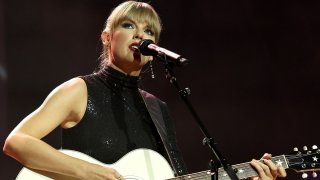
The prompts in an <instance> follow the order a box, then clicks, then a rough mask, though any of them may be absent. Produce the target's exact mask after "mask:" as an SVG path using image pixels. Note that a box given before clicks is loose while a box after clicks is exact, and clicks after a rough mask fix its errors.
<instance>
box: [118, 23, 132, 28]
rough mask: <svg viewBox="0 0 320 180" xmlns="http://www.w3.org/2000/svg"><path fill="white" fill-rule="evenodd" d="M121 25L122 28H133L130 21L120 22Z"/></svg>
mask: <svg viewBox="0 0 320 180" xmlns="http://www.w3.org/2000/svg"><path fill="white" fill-rule="evenodd" d="M121 26H122V27H123V28H126V29H133V28H134V25H133V24H132V23H130V22H123V23H122V24H121Z"/></svg>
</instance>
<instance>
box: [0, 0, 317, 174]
mask: <svg viewBox="0 0 320 180" xmlns="http://www.w3.org/2000/svg"><path fill="white" fill-rule="evenodd" d="M120 2H122V1H119V0H115V1H108V0H77V1H76V0H68V1H66V0H29V1H21V0H1V1H0V80H1V82H0V83H1V84H0V85H1V87H0V118H1V121H0V135H1V143H2V144H3V142H4V140H5V138H6V137H7V135H8V134H9V132H10V131H11V130H12V129H13V128H14V127H15V126H16V125H17V124H18V123H19V122H20V121H21V120H22V119H23V118H24V117H25V116H27V115H28V114H29V113H30V112H32V111H33V110H35V109H36V108H37V107H38V106H39V105H40V104H41V103H42V101H43V100H44V98H45V97H46V96H47V95H48V94H49V92H50V91H51V90H52V89H53V88H55V87H56V86H57V85H59V84H61V83H62V82H64V81H66V80H68V79H70V78H72V77H75V76H78V75H84V74H89V73H91V72H93V71H94V70H95V67H97V65H98V64H99V61H98V57H99V54H100V49H101V44H100V42H99V37H100V33H101V31H102V29H103V25H104V22H105V20H106V18H107V16H108V15H109V13H110V12H111V10H112V8H113V7H115V6H116V5H118V4H119V3H120ZM150 2H151V4H152V5H153V6H154V7H155V9H156V10H157V11H158V12H159V14H160V16H161V17H162V21H163V24H164V30H163V33H162V36H161V40H160V45H161V46H162V47H165V48H167V49H170V50H172V51H174V52H177V53H179V54H182V55H183V56H184V57H186V58H188V59H190V60H191V64H190V65H189V66H186V67H184V68H180V69H176V75H177V77H178V81H179V82H180V84H181V86H182V87H190V88H191V91H192V94H191V96H190V101H191V102H192V104H193V105H194V107H195V109H196V111H197V112H198V114H199V115H200V117H201V119H202V120H203V122H204V124H205V125H206V127H207V128H208V129H209V131H210V134H211V135H212V136H213V137H214V139H215V141H216V142H217V143H218V147H219V149H220V150H221V152H222V153H223V154H224V155H225V157H226V158H227V159H228V160H229V162H230V163H232V164H236V163H241V162H247V161H250V160H251V159H252V158H260V157H261V156H262V155H263V153H264V152H270V153H272V154H273V155H280V154H287V153H289V152H290V151H291V150H292V148H293V147H299V148H301V147H302V146H304V145H307V146H308V147H310V146H311V145H313V144H318V145H320V144H319V130H318V127H319V124H320V123H319V117H320V114H319V108H320V107H319V102H320V96H319V90H320V84H319V83H320V71H319V68H320V41H319V40H320V35H319V33H320V28H319V25H320V13H319V12H320V11H319V8H320V2H319V1H312V0H308V1H299V0H291V1H273V0H269V1H261V0H242V1H239V0H223V1H217V0H203V1H185V0H170V1H169V0H167V1H155V0H153V1H150ZM154 69H155V75H156V78H155V79H151V78H150V73H149V72H148V71H147V70H146V72H145V73H143V75H142V76H143V79H142V81H141V87H142V88H144V89H145V90H147V91H149V92H151V93H152V94H154V95H156V96H158V97H159V98H161V99H162V100H164V101H166V102H167V103H168V105H169V107H170V110H171V113H172V116H173V117H174V119H175V124H176V128H177V137H178V140H179V144H180V147H181V151H182V153H183V156H184V157H185V161H186V163H187V165H188V167H189V171H190V172H196V171H200V170H205V169H207V164H208V160H209V156H208V150H207V149H206V147H204V146H202V143H201V142H202V138H203V135H202V134H201V132H200V130H199V129H198V127H197V125H196V123H194V121H193V118H192V117H191V115H190V113H189V112H188V110H187V108H186V107H185V105H184V104H183V102H182V101H181V99H180V98H179V97H178V95H177V92H176V90H175V89H174V88H173V86H172V85H170V83H169V82H168V81H167V80H166V79H165V77H164V72H163V65H162V64H161V63H155V64H154ZM59 133H60V131H59V130H56V131H54V132H53V133H52V134H50V135H49V136H48V137H46V138H45V140H46V141H48V142H49V143H50V144H52V145H53V146H54V147H57V148H59V146H60V137H59V135H60V134H59ZM0 157H1V161H0V163H1V168H0V174H1V177H2V179H14V177H15V176H16V174H17V173H18V171H19V170H20V169H21V168H22V166H21V165H20V164H19V163H17V162H16V161H14V160H13V159H11V158H9V157H7V156H4V155H3V153H1V156H0ZM288 173H289V177H288V178H287V179H301V176H300V175H299V174H295V173H293V171H290V170H288ZM318 179H319V178H318Z"/></svg>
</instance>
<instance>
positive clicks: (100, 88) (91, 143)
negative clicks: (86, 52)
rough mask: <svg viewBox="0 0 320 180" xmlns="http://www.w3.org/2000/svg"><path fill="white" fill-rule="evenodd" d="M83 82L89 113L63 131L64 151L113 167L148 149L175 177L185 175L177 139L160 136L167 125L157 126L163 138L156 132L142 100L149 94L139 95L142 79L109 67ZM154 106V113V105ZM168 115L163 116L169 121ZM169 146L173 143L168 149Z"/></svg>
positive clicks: (88, 76)
mask: <svg viewBox="0 0 320 180" xmlns="http://www.w3.org/2000/svg"><path fill="white" fill-rule="evenodd" d="M81 78H82V79H83V80H84V81H85V83H86V86H87V93H88V99H87V108H86V112H85V114H84V116H83V118H82V120H81V121H80V123H78V124H77V125H76V126H74V127H72V128H69V129H63V130H62V148H63V149H72V150H76V151H80V152H83V153H85V154H88V155H90V156H91V157H93V158H95V159H97V160H99V161H101V162H104V163H107V164H111V163H114V162H116V161H117V160H119V159H120V158H121V157H122V156H124V155H125V154H127V153H128V152H130V151H132V150H134V149H137V148H147V149H152V150H155V151H157V152H159V153H160V154H162V155H163V156H164V157H165V158H167V160H168V161H169V162H170V163H171V165H172V166H173V168H174V170H175V171H176V174H178V175H181V174H184V172H186V170H185V166H184V163H183V161H182V158H181V155H180V153H179V151H178V149H177V147H176V145H175V144H176V142H175V138H174V139H173V141H172V140H168V135H167V134H166V133H161V132H166V131H163V129H164V128H167V127H165V124H164V123H160V124H159V123H158V122H156V123H157V124H156V126H157V128H161V130H160V135H159V133H158V131H157V128H156V126H155V124H154V122H153V119H154V118H151V116H150V114H149V111H148V109H147V108H146V104H145V101H144V98H143V96H144V94H146V92H143V93H141V91H139V88H138V79H139V77H134V76H128V75H125V74H123V73H121V72H119V71H117V70H115V69H113V68H111V67H107V68H105V69H102V70H101V71H100V72H98V73H95V74H91V75H87V76H82V77H81ZM141 95H142V96H141ZM147 95H150V94H148V93H147ZM148 97H150V96H148ZM153 97H154V96H153ZM148 99H150V98H148ZM153 99H155V98H153ZM148 101H150V100H147V102H148ZM151 103H153V101H151ZM151 106H152V107H151V108H152V109H154V108H153V107H154V105H151ZM148 108H150V107H148ZM161 109H163V107H162V106H161V107H160V108H156V109H154V110H156V111H158V112H156V115H158V114H159V113H162V114H163V112H162V110H161ZM159 111H160V112H159ZM162 114H161V116H163V115H162ZM166 114H167V112H166V113H164V116H165V117H169V116H168V115H166ZM156 118H157V117H156ZM167 119H168V118H167ZM165 130H166V129H165ZM169 131H174V130H173V129H169ZM173 134H174V133H173ZM170 137H171V136H170ZM169 139H171V138H169ZM164 141H165V142H164ZM168 142H170V143H171V144H170V145H169V146H168V145H167V144H168ZM172 144H173V145H174V146H173V145H172ZM180 169H181V170H180Z"/></svg>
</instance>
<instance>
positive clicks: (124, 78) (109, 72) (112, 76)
mask: <svg viewBox="0 0 320 180" xmlns="http://www.w3.org/2000/svg"><path fill="white" fill-rule="evenodd" d="M98 76H99V77H100V78H101V79H102V80H103V81H105V82H109V83H110V82H111V83H114V84H117V85H119V86H124V87H128V88H138V81H139V78H140V77H139V76H130V75H127V74H124V73H122V72H120V71H118V70H116V69H114V68H112V67H111V66H106V67H105V68H103V69H102V70H100V72H99V73H98Z"/></svg>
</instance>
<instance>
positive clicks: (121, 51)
mask: <svg viewBox="0 0 320 180" xmlns="http://www.w3.org/2000/svg"><path fill="white" fill-rule="evenodd" d="M142 39H151V40H153V41H155V34H154V30H152V29H151V27H150V26H149V25H148V24H147V23H145V22H138V21H136V20H132V19H128V20H124V21H122V22H121V23H120V24H119V25H118V26H117V27H115V29H114V32H113V35H112V36H111V37H110V40H109V42H110V49H109V60H110V61H111V63H112V64H113V65H115V66H116V67H118V68H120V69H121V70H122V71H124V72H127V73H128V72H132V71H139V72H140V70H141V68H142V66H143V65H145V64H146V63H147V62H148V61H150V60H151V58H152V57H150V56H143V55H141V54H140V53H137V52H135V51H134V49H133V47H132V46H135V45H137V44H138V43H139V42H140V40H142Z"/></svg>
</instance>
